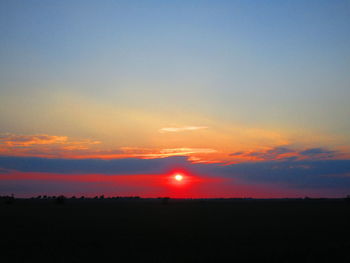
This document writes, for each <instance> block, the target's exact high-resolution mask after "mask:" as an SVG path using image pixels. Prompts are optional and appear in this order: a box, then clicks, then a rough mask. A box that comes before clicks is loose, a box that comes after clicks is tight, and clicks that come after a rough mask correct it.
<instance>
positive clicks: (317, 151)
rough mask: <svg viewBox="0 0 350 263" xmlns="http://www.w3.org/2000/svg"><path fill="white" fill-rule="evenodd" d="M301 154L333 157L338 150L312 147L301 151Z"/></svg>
mask: <svg viewBox="0 0 350 263" xmlns="http://www.w3.org/2000/svg"><path fill="white" fill-rule="evenodd" d="M300 154H301V155H304V156H308V157H313V158H315V157H316V158H317V157H318V158H332V157H334V156H335V155H336V154H337V152H336V151H332V150H327V149H324V148H311V149H307V150H305V151H302V152H300Z"/></svg>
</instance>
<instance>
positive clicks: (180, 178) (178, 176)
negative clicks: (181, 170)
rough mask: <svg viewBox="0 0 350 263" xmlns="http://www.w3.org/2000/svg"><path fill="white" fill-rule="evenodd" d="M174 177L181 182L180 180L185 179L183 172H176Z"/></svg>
mask: <svg viewBox="0 0 350 263" xmlns="http://www.w3.org/2000/svg"><path fill="white" fill-rule="evenodd" d="M174 178H175V180H176V181H179V182H180V181H182V179H183V178H184V177H183V176H182V175H181V174H176V175H175V177H174Z"/></svg>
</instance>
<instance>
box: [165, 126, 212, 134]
mask: <svg viewBox="0 0 350 263" xmlns="http://www.w3.org/2000/svg"><path fill="white" fill-rule="evenodd" d="M207 128H208V127H206V126H183V127H165V128H161V129H160V130H159V132H161V133H164V132H183V131H196V130H202V129H207Z"/></svg>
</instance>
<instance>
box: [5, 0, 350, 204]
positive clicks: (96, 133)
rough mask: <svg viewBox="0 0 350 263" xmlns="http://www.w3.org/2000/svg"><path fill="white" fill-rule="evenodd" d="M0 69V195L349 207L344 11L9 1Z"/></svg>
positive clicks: (253, 0)
mask: <svg viewBox="0 0 350 263" xmlns="http://www.w3.org/2000/svg"><path fill="white" fill-rule="evenodd" d="M0 58H1V59H0V195H1V194H2V195H8V194H14V195H16V196H23V197H28V196H34V195H39V194H41V195H42V194H46V195H58V194H65V195H68V196H69V195H85V196H93V195H98V194H105V195H109V196H115V195H120V196H130V195H137V196H143V197H157V196H171V197H190V198H197V197H256V198H270V197H304V196H311V197H343V196H345V195H347V194H350V132H349V131H350V121H349V116H350V106H349V103H348V101H349V99H350V1H348V0H327V1H325V0H317V1H316V0H310V1H302V0H293V1H292V0H290V1H289V0H284V1H279V0H264V1H257V0H249V1H243V0H241V1H238V0H237V1H235V0H233V1H228V0H227V1H225V0H218V1H214V0H211V1H209V0H208V1H206V0H202V1H199V0H191V1H188V0H174V1H156V0H147V1H140V0H139V1H136V0H135V1H133V0H128V1H126V0H125V1H122V0H114V1H112V0H101V1H89V0H84V1H83V0H74V1H68V0H62V1H53V0H47V1H39V0H1V1H0ZM175 174H181V175H182V176H183V180H181V181H176V180H175V179H174V175H175Z"/></svg>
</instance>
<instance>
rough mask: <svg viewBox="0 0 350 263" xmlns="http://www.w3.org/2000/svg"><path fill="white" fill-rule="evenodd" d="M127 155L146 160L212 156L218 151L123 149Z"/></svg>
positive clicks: (201, 149) (205, 149) (206, 149)
mask: <svg viewBox="0 0 350 263" xmlns="http://www.w3.org/2000/svg"><path fill="white" fill-rule="evenodd" d="M121 149H122V150H123V151H124V152H125V153H128V154H130V156H131V157H138V158H144V159H148V158H149V159H154V158H165V157H172V156H189V155H193V154H210V153H216V152H217V150H215V149H210V148H168V149H151V148H137V147H135V148H133V147H123V148H121Z"/></svg>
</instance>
